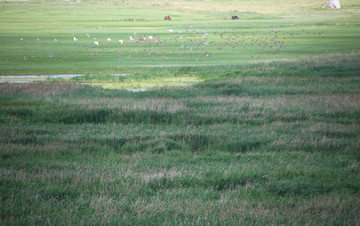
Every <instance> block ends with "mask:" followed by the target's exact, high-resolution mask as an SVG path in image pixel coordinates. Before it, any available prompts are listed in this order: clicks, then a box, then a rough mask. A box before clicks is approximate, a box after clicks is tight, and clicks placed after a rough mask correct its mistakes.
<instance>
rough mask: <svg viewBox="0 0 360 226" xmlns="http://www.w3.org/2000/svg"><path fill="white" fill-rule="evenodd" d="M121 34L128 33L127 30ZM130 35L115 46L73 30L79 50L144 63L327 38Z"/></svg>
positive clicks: (249, 33) (216, 32) (194, 32)
mask: <svg viewBox="0 0 360 226" xmlns="http://www.w3.org/2000/svg"><path fill="white" fill-rule="evenodd" d="M100 28H101V27H100ZM79 35H80V36H79ZM121 35H122V36H125V35H126V33H123V34H121ZM127 35H128V37H129V38H128V40H124V39H118V41H117V43H118V45H112V37H107V39H103V38H99V40H97V38H96V37H95V35H90V34H85V35H84V34H82V35H81V34H78V35H76V36H75V34H74V33H73V35H72V39H73V43H74V44H76V45H79V46H81V50H79V52H85V54H86V56H90V57H91V58H94V57H95V56H101V54H100V53H99V52H102V53H104V54H106V53H114V52H115V53H117V55H118V56H119V57H122V58H121V59H129V60H130V59H135V60H138V61H139V62H138V63H141V61H143V62H144V61H146V60H147V59H149V57H150V59H151V60H152V61H154V60H156V59H159V58H156V56H158V57H160V58H161V60H164V59H169V58H170V59H174V60H184V59H188V60H192V59H193V60H199V59H201V58H209V57H213V56H216V55H217V54H218V53H221V55H222V56H224V55H226V54H228V55H229V56H236V55H239V56H242V57H247V58H254V57H260V56H261V55H264V54H273V53H275V52H279V51H281V50H285V49H286V48H287V47H288V46H289V45H292V44H294V43H296V41H295V40H296V39H295V37H297V36H305V37H306V36H312V37H313V36H322V38H324V32H323V31H320V32H318V31H317V32H309V31H305V30H302V31H297V32H289V31H280V30H274V29H273V30H269V29H267V28H264V29H263V30H261V29H258V30H245V31H242V30H240V29H232V30H229V29H223V28H221V27H220V28H217V29H215V28H212V29H209V30H207V31H206V30H204V29H197V28H194V27H193V26H191V25H190V26H187V27H185V28H184V29H183V30H178V31H175V30H174V29H168V30H163V31H162V32H159V33H153V34H150V33H143V31H142V30H141V29H140V30H136V31H135V32H134V31H133V34H131V35H129V33H127ZM78 37H79V38H78ZM81 37H84V38H81ZM85 37H86V38H85ZM84 39H86V40H84ZM90 39H93V45H89V44H90V43H91V42H89V40H90ZM100 39H101V40H103V41H101V40H100ZM20 40H21V41H24V43H25V39H24V38H20ZM59 40H60V39H58V38H55V39H54V41H55V42H59V44H60V41H59ZM105 40H106V41H105ZM36 41H37V42H36V44H35V45H36V46H38V44H39V43H40V38H37V39H36ZM61 41H64V40H61ZM125 44H126V45H125ZM309 48H311V47H309ZM84 50H85V51H84ZM94 52H96V53H94ZM58 55H61V53H57V54H54V53H51V54H50V58H56V57H57V56H58ZM245 55H246V56H245ZM23 57H24V60H27V58H26V56H25V54H23ZM65 58H66V57H65Z"/></svg>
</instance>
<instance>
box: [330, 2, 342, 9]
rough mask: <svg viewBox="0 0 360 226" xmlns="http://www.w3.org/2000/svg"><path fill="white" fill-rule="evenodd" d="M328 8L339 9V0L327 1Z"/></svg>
mask: <svg viewBox="0 0 360 226" xmlns="http://www.w3.org/2000/svg"><path fill="white" fill-rule="evenodd" d="M329 7H330V8H333V9H340V2H339V0H329Z"/></svg>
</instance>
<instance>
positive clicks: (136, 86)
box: [0, 74, 204, 92]
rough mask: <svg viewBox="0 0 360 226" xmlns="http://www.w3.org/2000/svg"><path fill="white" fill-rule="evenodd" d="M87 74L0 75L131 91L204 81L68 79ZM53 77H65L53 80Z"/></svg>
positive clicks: (9, 80)
mask: <svg viewBox="0 0 360 226" xmlns="http://www.w3.org/2000/svg"><path fill="white" fill-rule="evenodd" d="M126 75H127V74H112V76H126ZM81 76H85V74H62V75H21V76H0V83H19V84H23V83H39V82H47V83H51V82H56V83H67V84H68V83H74V84H83V85H89V86H93V87H101V88H104V89H122V90H128V91H131V92H146V91H148V90H150V89H156V88H175V87H185V86H191V85H194V84H197V83H200V82H202V81H204V80H203V79H201V78H199V77H196V76H176V77H159V78H157V79H156V80H142V81H101V80H100V81H87V80H84V81H72V80H67V79H71V78H75V77H81ZM51 79H64V80H59V81H52V80H51Z"/></svg>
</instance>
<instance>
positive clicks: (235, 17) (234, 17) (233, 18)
mask: <svg viewBox="0 0 360 226" xmlns="http://www.w3.org/2000/svg"><path fill="white" fill-rule="evenodd" d="M231 19H232V20H238V19H239V17H238V16H232V17H231Z"/></svg>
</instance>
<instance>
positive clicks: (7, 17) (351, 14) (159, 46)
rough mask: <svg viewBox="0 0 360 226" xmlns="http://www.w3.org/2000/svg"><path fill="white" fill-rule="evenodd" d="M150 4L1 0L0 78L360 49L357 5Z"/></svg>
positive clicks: (228, 62)
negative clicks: (270, 10) (216, 7)
mask: <svg viewBox="0 0 360 226" xmlns="http://www.w3.org/2000/svg"><path fill="white" fill-rule="evenodd" d="M139 4H140V3H139ZM141 4H142V3H141ZM144 4H146V5H147V6H148V8H144V7H143V6H142V7H141V6H140V5H138V2H131V1H130V2H128V1H125V2H123V3H121V2H116V1H115V2H106V3H105V2H104V3H102V4H100V3H91V4H85V3H79V4H75V3H69V2H68V3H66V2H61V1H60V2H41V4H39V3H35V2H30V3H21V2H1V3H0V6H1V8H0V12H1V14H0V39H1V43H0V47H1V48H0V49H1V50H0V74H2V75H20V74H62V73H66V74H70V73H95V74H97V73H99V74H104V73H115V74H118V73H123V72H124V71H126V70H127V69H128V68H132V67H174V66H175V67H178V66H184V65H186V66H199V65H202V66H206V65H233V64H247V63H249V62H250V63H253V62H258V61H277V60H287V59H297V58H299V57H304V58H306V57H312V56H314V55H316V56H327V55H328V54H339V53H340V54H349V53H352V52H355V53H358V52H359V49H360V46H359V43H358V39H359V37H360V31H359V29H358V28H359V21H360V17H359V14H358V13H357V11H356V9H357V8H356V7H355V6H356V1H349V2H348V3H344V5H343V9H342V10H330V9H323V8H322V7H321V4H320V5H319V4H317V3H316V4H315V3H313V2H310V1H309V2H307V4H305V5H303V6H298V5H297V4H296V3H295V2H294V1H290V2H288V3H287V4H283V3H281V4H273V3H271V4H272V5H281V6H274V7H276V8H277V9H276V11H273V12H262V11H261V10H260V8H263V9H268V10H269V9H271V8H268V7H267V6H266V5H268V4H269V3H268V1H259V2H257V3H256V4H255V3H251V2H250V1H248V2H244V3H243V2H239V1H235V2H234V1H224V2H218V1H215V2H211V3H208V4H207V3H205V2H202V1H190V2H188V1H184V2H172V1H170V2H167V3H166V4H160V3H159V4H157V3H156V2H149V3H144ZM192 5H196V7H195V6H194V7H195V8H194V9H193V8H192V7H191V6H192ZM204 5H212V6H211V7H210V8H212V7H214V6H215V5H217V6H219V7H218V10H210V9H208V8H207V7H205V6H204ZM220 5H222V7H223V8H221V7H220ZM229 5H232V7H233V8H232V9H231V10H229V11H226V10H228V6H229ZM187 6H188V7H189V8H187V9H182V7H187ZM200 6H204V7H203V9H202V10H198V11H197V10H196V9H198V8H199V7H200ZM350 6H351V7H350ZM279 7H280V8H279ZM284 7H285V8H284ZM354 7H355V8H354ZM224 9H226V10H225V11H224ZM284 9H287V10H288V11H286V10H284ZM290 9H291V10H290ZM274 10H275V9H274ZM305 11H307V13H304V12H305ZM165 15H170V16H171V17H172V21H164V16H165ZM231 15H237V16H238V17H239V18H240V19H239V20H231V19H230V18H231ZM224 16H227V17H228V18H229V19H228V20H223V17H224ZM134 20H135V21H134ZM130 36H131V37H132V38H133V40H130ZM149 36H151V37H152V39H151V42H149V40H150V38H149ZM74 37H75V38H76V40H77V41H74ZM108 38H110V39H111V42H109V41H107V40H108ZM144 38H145V39H146V40H144ZM119 40H123V44H120V43H119ZM141 40H142V41H141ZM95 41H96V42H99V45H95V44H94V42H95Z"/></svg>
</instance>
